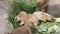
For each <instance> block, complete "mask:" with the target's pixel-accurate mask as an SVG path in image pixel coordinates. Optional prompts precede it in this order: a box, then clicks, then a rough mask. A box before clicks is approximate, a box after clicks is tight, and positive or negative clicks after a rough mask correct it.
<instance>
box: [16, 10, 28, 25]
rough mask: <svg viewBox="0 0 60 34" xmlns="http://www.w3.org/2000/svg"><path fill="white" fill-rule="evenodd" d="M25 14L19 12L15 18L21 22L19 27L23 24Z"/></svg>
mask: <svg viewBox="0 0 60 34" xmlns="http://www.w3.org/2000/svg"><path fill="white" fill-rule="evenodd" d="M26 15H27V13H26V12H24V11H21V12H19V14H18V15H17V16H16V17H15V19H17V21H21V25H22V24H24V18H25V17H26Z"/></svg>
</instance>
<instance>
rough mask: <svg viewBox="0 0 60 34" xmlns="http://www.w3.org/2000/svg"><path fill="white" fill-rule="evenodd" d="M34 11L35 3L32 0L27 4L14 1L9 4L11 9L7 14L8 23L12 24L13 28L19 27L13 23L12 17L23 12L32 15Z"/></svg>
mask: <svg viewBox="0 0 60 34" xmlns="http://www.w3.org/2000/svg"><path fill="white" fill-rule="evenodd" d="M35 9H36V2H35V1H34V0H32V1H31V2H27V1H26V0H20V1H16V0H14V1H13V2H12V3H11V8H10V9H9V12H8V21H9V23H12V24H13V27H14V28H18V27H20V25H19V23H20V22H17V21H15V19H14V17H15V16H16V15H17V14H18V13H19V12H20V11H25V12H27V13H33V12H34V11H35Z"/></svg>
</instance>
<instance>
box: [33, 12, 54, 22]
mask: <svg viewBox="0 0 60 34" xmlns="http://www.w3.org/2000/svg"><path fill="white" fill-rule="evenodd" d="M33 15H35V16H36V17H37V18H38V19H39V20H42V21H44V22H46V21H47V20H48V21H51V20H52V19H53V17H52V16H51V15H50V14H48V13H45V12H41V11H36V12H34V13H33Z"/></svg>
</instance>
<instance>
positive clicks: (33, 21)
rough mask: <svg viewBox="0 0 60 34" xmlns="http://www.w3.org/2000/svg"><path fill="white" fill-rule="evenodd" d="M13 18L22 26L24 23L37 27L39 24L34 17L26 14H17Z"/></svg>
mask: <svg viewBox="0 0 60 34" xmlns="http://www.w3.org/2000/svg"><path fill="white" fill-rule="evenodd" d="M15 18H16V19H17V20H18V21H21V22H22V24H24V23H25V22H29V23H30V24H33V25H35V26H37V25H38V23H39V20H38V18H37V17H36V16H34V15H32V14H27V13H26V12H20V14H18V15H17V16H16V17H15Z"/></svg>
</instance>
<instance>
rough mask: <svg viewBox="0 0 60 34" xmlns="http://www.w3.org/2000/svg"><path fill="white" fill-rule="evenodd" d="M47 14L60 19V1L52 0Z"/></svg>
mask: <svg viewBox="0 0 60 34" xmlns="http://www.w3.org/2000/svg"><path fill="white" fill-rule="evenodd" d="M48 4H49V6H48V10H47V12H48V13H49V14H51V15H52V16H55V17H60V0H50V1H49V3H48Z"/></svg>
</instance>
